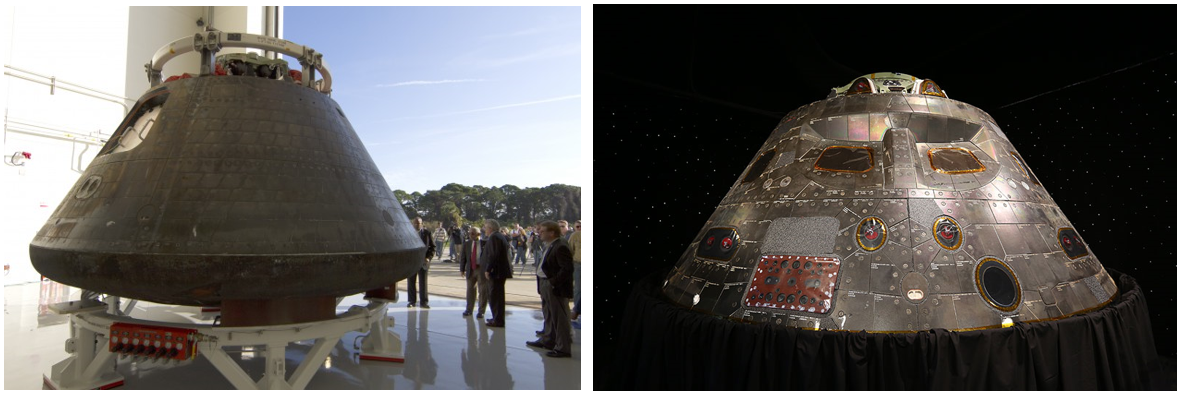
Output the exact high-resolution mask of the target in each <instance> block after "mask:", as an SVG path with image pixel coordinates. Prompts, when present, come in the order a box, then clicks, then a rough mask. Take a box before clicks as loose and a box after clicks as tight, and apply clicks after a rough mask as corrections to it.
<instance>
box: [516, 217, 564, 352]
mask: <svg viewBox="0 0 1179 396" xmlns="http://www.w3.org/2000/svg"><path fill="white" fill-rule="evenodd" d="M540 238H541V240H543V241H544V242H545V243H547V244H548V248H547V249H545V253H544V259H543V260H542V261H541V262H540V270H539V271H537V272H536V278H537V288H538V290H537V291H538V292H539V293H540V300H541V306H542V309H543V311H544V332H543V333H541V335H540V339H539V340H536V341H528V342H526V344H528V346H531V347H537V348H545V349H551V351H549V353H547V355H548V356H549V357H570V356H572V351H573V329H572V325H570V323H569V299H570V298H573V251H572V250H570V249H569V244H568V242H565V239H564V238H561V228H560V226H558V225H557V223H554V222H552V221H546V222H543V223H540Z"/></svg>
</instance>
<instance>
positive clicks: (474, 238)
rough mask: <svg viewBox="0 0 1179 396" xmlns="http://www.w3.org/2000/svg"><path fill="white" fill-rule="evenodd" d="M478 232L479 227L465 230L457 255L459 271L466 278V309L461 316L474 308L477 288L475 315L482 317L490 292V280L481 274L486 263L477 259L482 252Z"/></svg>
mask: <svg viewBox="0 0 1179 396" xmlns="http://www.w3.org/2000/svg"><path fill="white" fill-rule="evenodd" d="M479 234H480V233H479V229H478V228H474V227H472V228H471V229H470V231H468V232H467V237H468V238H467V240H466V241H463V248H462V249H461V250H462V251H461V252H460V256H459V271H460V272H462V274H463V277H464V278H467V310H466V311H463V316H471V311H472V310H473V309H474V308H475V295H476V288H478V293H477V294H478V296H479V313H478V314H477V315H475V317H476V318H483V312H486V311H487V293H489V292H490V287H489V286H490V282H491V281H490V280H489V279H487V278H486V276H485V275H483V274H484V273H485V272H487V263H486V262H484V261H483V260H480V259H479V258H480V257H481V255H482V253H483V246H482V244H481V241H480V240H479Z"/></svg>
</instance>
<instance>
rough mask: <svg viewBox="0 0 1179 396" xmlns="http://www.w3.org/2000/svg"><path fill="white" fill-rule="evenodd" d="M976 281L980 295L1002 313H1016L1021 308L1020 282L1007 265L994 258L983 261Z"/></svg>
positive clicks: (975, 277)
mask: <svg viewBox="0 0 1179 396" xmlns="http://www.w3.org/2000/svg"><path fill="white" fill-rule="evenodd" d="M974 280H975V283H976V285H977V286H978V291H979V294H981V295H982V297H983V299H984V300H986V301H987V303H988V304H990V305H991V306H992V307H995V308H996V309H998V310H1000V311H1008V312H1009V311H1014V310H1015V309H1016V308H1018V307H1019V301H1020V298H1021V297H1022V292H1021V291H1020V290H1019V280H1018V279H1017V278H1016V277H1015V273H1014V272H1012V271H1011V267H1008V266H1007V263H1004V262H1002V261H999V260H998V259H994V258H986V259H983V261H982V262H980V263H979V264H978V268H976V269H975V273H974Z"/></svg>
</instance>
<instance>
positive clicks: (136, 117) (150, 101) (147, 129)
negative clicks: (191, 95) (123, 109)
mask: <svg viewBox="0 0 1179 396" xmlns="http://www.w3.org/2000/svg"><path fill="white" fill-rule="evenodd" d="M168 94H169V91H168V90H167V89H164V88H161V89H158V90H156V91H154V92H151V93H149V94H148V95H145V96H144V97H143V99H140V100H139V102H137V103H135V107H134V108H132V109H131V111H130V112H128V113H127V117H125V118H123V122H122V123H121V124H119V128H118V129H116V130H115V133H114V134H113V135H111V138H110V140H108V141H107V142H106V146H103V147H102V151H99V152H98V155H100V156H101V155H106V154H111V153H120V152H124V151H130V150H131V149H134V148H135V147H137V146H139V144H140V143H143V141H144V140H145V139H147V136H148V134H150V133H151V131H152V129H153V127H154V126H155V124H156V120H157V119H158V118H159V116H160V112H161V111H162V110H163V108H164V102H166V101H167V100H168Z"/></svg>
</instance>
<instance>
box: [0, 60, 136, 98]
mask: <svg viewBox="0 0 1179 396" xmlns="http://www.w3.org/2000/svg"><path fill="white" fill-rule="evenodd" d="M4 67H5V68H7V69H12V70H16V71H18V72H21V73H25V74H32V75H34V76H37V77H41V78H44V79H51V78H56V77H52V76H46V75H43V74H37V73H34V72H31V71H28V70H25V69H21V68H19V67H14V66H11V65H4ZM9 75H13V76H15V75H14V74H9ZM56 81H57V84H68V85H73V86H75V87H77V88H81V89H85V90H87V91H90V92H94V93H97V94H102V95H106V96H110V97H114V98H119V99H123V100H125V101H133V100H131V98H128V97H124V96H122V95H116V94H113V93H110V92H103V91H99V90H97V89H94V88H90V87H87V86H84V85H80V84H77V83H72V82H69V81H66V80H61V79H58V80H56Z"/></svg>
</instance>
